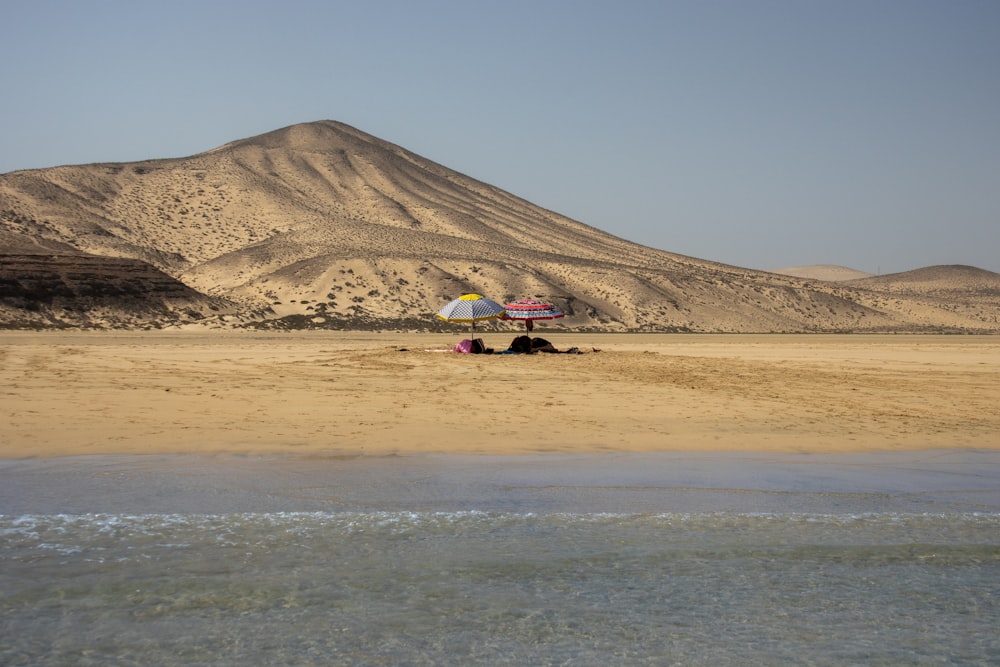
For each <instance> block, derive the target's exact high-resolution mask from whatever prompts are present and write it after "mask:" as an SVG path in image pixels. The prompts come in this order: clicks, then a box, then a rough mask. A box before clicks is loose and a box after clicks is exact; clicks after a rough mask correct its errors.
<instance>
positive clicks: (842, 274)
mask: <svg viewBox="0 0 1000 667" xmlns="http://www.w3.org/2000/svg"><path fill="white" fill-rule="evenodd" d="M771 273H780V274H782V275H785V276H795V277H796V278H808V279H810V280H826V281H829V282H841V281H844V280H857V279H859V278H867V277H869V276H870V275H872V274H870V273H865V272H864V271H857V270H856V269H849V268H847V267H846V266H837V265H835V264H812V265H810V266H790V267H787V268H784V269H771Z"/></svg>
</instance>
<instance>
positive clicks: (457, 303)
mask: <svg viewBox="0 0 1000 667" xmlns="http://www.w3.org/2000/svg"><path fill="white" fill-rule="evenodd" d="M505 312H507V311H505V310H504V307H503V306H501V305H500V304H499V303H497V302H496V301H493V300H492V299H487V298H486V297H485V296H483V295H482V294H463V295H462V296H460V297H458V298H457V299H455V300H454V301H450V302H448V304H447V305H446V306H445V307H444V308H442V309H441V310H439V311H438V312H437V316H438V317H440V318H441V319H442V320H445V321H447V322H468V323H469V324H470V325H471V327H472V331H473V332H475V330H476V322H478V321H480V320H495V319H496V318H498V317H503V314H504V313H505Z"/></svg>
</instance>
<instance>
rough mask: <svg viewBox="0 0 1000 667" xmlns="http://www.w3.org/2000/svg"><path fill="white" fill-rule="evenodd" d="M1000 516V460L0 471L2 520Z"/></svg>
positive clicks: (571, 460) (153, 464) (426, 458)
mask: <svg viewBox="0 0 1000 667" xmlns="http://www.w3.org/2000/svg"><path fill="white" fill-rule="evenodd" d="M273 512H330V513H343V512H347V513H352V512H364V513H369V512H432V513H437V512H502V513H507V512H512V513H525V512H527V513H568V514H594V513H605V514H608V513H610V514H651V513H652V514H658V513H667V514H686V513H705V512H709V513H712V512H729V513H737V514H823V515H842V516H863V515H866V514H873V513H877V514H886V513H898V514H928V513H934V514H940V513H956V512H958V513H970V512H971V513H986V514H994V513H1000V451H993V450H927V451H923V452H892V453H885V452H869V453H855V454H825V455H816V454H775V453H773V452H757V453H734V452H697V453H694V452H652V453H618V454H577V455H570V454H557V455H538V454H531V455H506V456H482V455H472V456H469V455H456V454H445V455H441V454H411V455H407V456H385V457H378V458H376V457H330V458H324V459H318V458H308V457H301V456H294V455H275V456H232V455H203V454H180V455H139V456H136V455H96V456H76V457H65V458H55V459H21V460H10V459H8V460H2V461H0V515H7V516H22V515H30V514H68V515H79V514H109V515H116V514H121V513H125V514H190V513H194V514H230V513H237V514H245V513H273Z"/></svg>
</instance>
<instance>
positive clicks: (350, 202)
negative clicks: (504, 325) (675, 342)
mask: <svg viewBox="0 0 1000 667" xmlns="http://www.w3.org/2000/svg"><path fill="white" fill-rule="evenodd" d="M664 218H665V220H670V219H671V216H670V213H669V211H665V212H664ZM676 224H683V222H682V221H676ZM0 252H7V253H27V252H34V253H37V254H46V253H51V254H57V253H59V254H66V253H85V254H91V255H98V256H104V257H116V258H128V259H134V260H139V261H142V262H146V263H148V264H149V265H151V266H152V267H155V268H156V269H159V270H161V271H163V272H165V273H167V274H169V275H170V276H173V277H174V278H176V279H178V280H179V281H181V282H182V283H184V284H185V285H188V286H190V287H191V288H193V289H195V290H198V291H199V292H201V293H203V294H206V295H210V296H211V297H213V298H216V299H218V300H219V301H217V302H216V303H221V302H222V300H226V301H232V302H235V303H237V304H239V306H238V308H237V310H236V311H235V314H231V313H230V314H227V315H222V314H219V315H211V314H209V315H208V316H209V317H211V318H212V319H213V321H219V322H220V323H221V322H223V321H224V322H225V323H227V325H240V324H246V323H248V322H257V323H258V324H259V323H260V322H261V321H262V320H267V321H269V322H271V323H272V324H273V325H275V326H279V325H281V326H319V327H323V326H336V327H355V328H370V327H373V326H384V327H424V326H436V325H437V324H438V322H437V321H436V320H435V319H434V318H433V313H434V312H435V311H436V310H437V309H438V308H440V307H441V306H442V305H443V304H444V303H446V302H447V301H449V300H450V299H452V298H455V297H457V296H459V295H460V294H462V293H464V292H480V293H482V294H486V295H487V296H490V297H491V298H494V299H496V300H508V299H513V298H520V297H536V298H543V299H547V300H550V301H553V302H555V303H556V304H557V305H558V306H559V307H561V308H563V309H564V311H565V312H566V314H567V317H566V318H565V319H563V320H559V321H557V322H554V323H551V324H550V325H548V326H552V327H571V328H575V329H578V330H603V331H627V330H644V331H738V332H769V331H878V330H913V329H921V330H967V331H996V330H998V329H1000V324H998V322H997V312H996V309H995V308H994V307H993V306H994V301H993V300H992V299H994V296H991V294H990V293H989V291H988V290H987V294H986V295H985V297H984V299H985V300H984V301H983V303H984V304H985V305H984V308H982V309H979V308H977V307H976V305H975V303H976V299H978V298H979V297H978V296H977V295H976V293H972V296H970V299H971V301H970V306H969V307H968V308H964V309H959V310H955V309H954V308H951V307H950V306H948V305H947V304H943V303H942V302H941V299H940V298H939V297H938V295H936V294H930V293H927V292H925V291H919V290H918V291H914V292H913V293H912V294H911V293H909V292H907V291H906V290H905V289H904V290H901V291H891V292H890V291H889V290H888V289H887V288H883V287H882V286H879V285H876V284H860V285H855V284H853V283H852V284H847V283H829V282H816V281H815V280H810V279H808V278H798V277H793V276H782V275H777V274H774V273H766V272H759V271H752V270H749V269H741V268H738V267H732V266H726V265H722V264H718V263H714V262H710V261H706V260H700V259H695V258H691V257H685V256H682V255H677V254H673V253H669V252H664V251H660V250H654V249H651V248H647V247H644V246H641V245H637V244H634V243H630V242H628V241H625V240H623V239H620V238H617V237H615V236H613V235H611V234H607V233H605V232H602V231H600V230H598V229H595V228H593V227H590V226H587V225H585V224H582V223H580V222H577V221H575V220H571V219H569V218H566V217H564V216H561V215H559V214H557V213H554V212H552V211H548V210H545V209H542V208H539V207H537V206H534V205H532V204H531V203H530V202H527V201H525V200H523V199H520V198H518V197H516V196H515V195H512V194H510V193H507V192H504V191H502V190H499V189H497V188H494V187H492V186H490V185H487V184H485V183H482V182H480V181H477V180H475V179H472V178H469V177H467V176H464V175H462V174H460V173H457V172H455V171H452V170H450V169H447V168H446V167H443V166H441V165H439V164H436V163H434V162H431V161H429V160H427V159H425V158H422V157H420V156H418V155H415V154H413V153H411V152H409V151H406V150H405V149H403V148H400V147H399V146H395V145H393V144H391V143H388V142H386V141H383V140H381V139H378V138H376V137H372V136H370V135H367V134H365V133H363V132H361V131H359V130H357V129H354V128H352V127H349V126H347V125H344V124H341V123H337V122H333V121H320V122H315V123H307V124H302V125H294V126H291V127H287V128H283V129H280V130H276V131H274V132H270V133H267V134H263V135H260V136H257V137H252V138H249V139H244V140H240V141H234V142H232V143H229V144H226V145H223V146H220V147H218V148H216V149H213V150H210V151H208V152H205V153H201V154H198V155H194V156H191V157H187V158H177V159H168V160H150V161H144V162H137V163H129V164H91V165H80V166H63V167H53V168H49V169H40V170H32V171H20V172H12V173H9V174H3V175H0ZM942 270H943V271H945V272H946V273H947V269H942ZM990 275H996V274H990ZM943 280H945V282H947V278H946V277H945V278H943ZM904 282H905V281H904ZM890 295H891V296H890ZM0 296H2V294H0ZM890 299H891V300H895V301H894V302H893V303H892V304H890V305H888V306H887V305H886V304H887V303H888V302H889V300H890ZM896 302H902V303H904V305H903V306H899V305H897V304H896ZM227 312H229V311H227ZM200 313H201V315H202V316H205V315H206V313H205V311H204V310H202V311H200ZM446 326H447V325H446ZM452 326H454V325H452ZM509 326H510V327H511V328H515V327H516V325H514V324H511V325H509Z"/></svg>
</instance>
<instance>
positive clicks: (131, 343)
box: [0, 331, 1000, 459]
mask: <svg viewBox="0 0 1000 667" xmlns="http://www.w3.org/2000/svg"><path fill="white" fill-rule="evenodd" d="M536 333H540V335H543V336H545V337H546V338H548V339H549V340H551V341H552V342H553V343H554V344H555V345H556V346H557V347H559V348H563V349H565V348H569V347H571V346H576V347H579V348H580V349H581V350H583V351H584V352H585V354H581V355H569V354H559V355H547V354H536V355H531V356H522V355H460V354H455V353H450V352H438V351H435V350H443V349H448V348H450V347H451V346H452V345H453V344H454V343H455V342H457V341H458V340H459V339H460V338H461V337H462V334H461V333H454V334H405V333H364V332H322V333H320V332H314V333H288V334H280V333H278V334H259V333H249V332H204V333H177V332H172V333H171V332H144V333H122V332H114V333H108V332H82V333H81V332H77V333H51V332H45V333H30V332H3V333H0V386H2V387H3V388H2V389H0V391H2V393H3V404H4V408H5V413H6V415H7V417H6V418H5V420H3V421H2V423H0V458H14V459H16V458H23V457H64V456H81V455H96V454H101V455H122V454H128V455H133V454H158V455H164V454H212V455H218V454H229V455H282V456H289V455H290V456H299V457H330V456H358V455H367V456H387V455H412V454H418V453H419V454H427V453H436V454H460V455H468V454H472V455H525V454H536V455H537V454H573V455H578V454H594V453H626V452H631V453H635V452H699V451H702V452H704V451H712V452H717V451H730V452H736V451H740V452H770V453H810V454H831V453H857V452H887V451H920V450H925V449H953V448H958V449H966V448H975V449H988V450H997V449H1000V435H998V434H1000V338H998V337H993V336H931V335H927V336H924V335H887V336H869V335H844V336H836V335H787V336H786V335H766V336H748V335H733V336H716V335H662V334H657V335H629V334H618V335H597V334H571V333H556V332H545V331H541V332H536ZM481 335H482V336H483V337H484V338H485V339H486V342H487V344H488V345H490V346H492V347H494V348H497V349H502V348H504V347H506V345H507V343H508V342H509V340H510V339H511V338H512V337H513V335H514V334H513V333H511V332H493V331H485V332H483V333H482V334H481ZM594 349H599V350H600V352H595V351H594Z"/></svg>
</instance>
